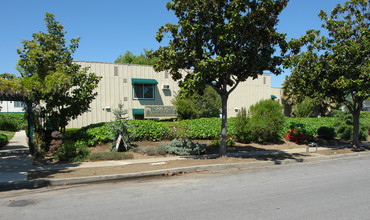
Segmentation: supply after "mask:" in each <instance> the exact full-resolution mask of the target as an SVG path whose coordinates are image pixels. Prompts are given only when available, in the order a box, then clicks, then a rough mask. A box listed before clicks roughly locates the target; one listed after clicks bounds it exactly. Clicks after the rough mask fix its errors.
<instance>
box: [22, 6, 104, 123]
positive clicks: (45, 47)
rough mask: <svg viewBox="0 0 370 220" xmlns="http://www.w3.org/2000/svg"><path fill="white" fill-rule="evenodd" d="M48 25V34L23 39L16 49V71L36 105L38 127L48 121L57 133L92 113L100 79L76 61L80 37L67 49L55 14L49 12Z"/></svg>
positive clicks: (47, 16) (46, 20) (63, 32)
mask: <svg viewBox="0 0 370 220" xmlns="http://www.w3.org/2000/svg"><path fill="white" fill-rule="evenodd" d="M45 23H46V27H47V32H46V33H43V32H37V33H34V34H33V35H32V37H33V39H32V40H24V41H23V42H22V47H21V48H19V49H18V50H17V52H18V54H19V56H20V58H19V61H18V65H17V69H18V71H19V72H20V74H21V78H22V84H23V86H24V89H25V91H26V93H27V95H28V97H29V99H31V100H33V103H34V105H35V106H37V108H36V109H37V110H38V112H37V113H36V114H35V115H38V116H39V117H40V119H41V120H40V124H39V125H38V127H37V128H38V129H45V126H46V124H45V123H41V121H43V122H45V121H48V122H49V126H51V127H52V128H53V129H55V130H57V129H59V128H65V126H66V125H67V124H68V122H69V121H70V120H71V119H75V118H76V117H77V116H79V115H81V114H82V113H84V112H86V111H87V110H89V106H90V103H91V102H92V100H93V99H94V98H95V96H96V95H97V93H96V92H94V89H95V88H96V87H97V86H98V83H99V81H100V77H98V76H96V75H95V74H94V73H90V74H89V73H87V69H86V68H84V69H81V67H80V65H78V64H76V63H74V62H73V58H72V55H73V53H74V52H75V51H76V49H77V48H78V42H79V38H74V39H71V41H70V45H69V46H67V45H66V40H65V33H66V32H65V31H64V28H63V25H62V24H60V23H59V22H58V21H56V20H55V18H54V15H53V14H49V13H46V17H45Z"/></svg>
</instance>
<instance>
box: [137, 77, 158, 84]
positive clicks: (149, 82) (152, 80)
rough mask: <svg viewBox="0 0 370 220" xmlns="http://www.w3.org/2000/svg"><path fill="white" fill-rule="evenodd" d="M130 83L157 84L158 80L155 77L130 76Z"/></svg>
mask: <svg viewBox="0 0 370 220" xmlns="http://www.w3.org/2000/svg"><path fill="white" fill-rule="evenodd" d="M131 84H151V85H157V84H158V81H157V80H155V79H139V78H132V79H131Z"/></svg>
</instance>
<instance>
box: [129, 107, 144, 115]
mask: <svg viewBox="0 0 370 220" xmlns="http://www.w3.org/2000/svg"><path fill="white" fill-rule="evenodd" d="M132 114H133V115H143V114H144V109H143V108H134V109H132Z"/></svg>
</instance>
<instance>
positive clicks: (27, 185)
mask: <svg viewBox="0 0 370 220" xmlns="http://www.w3.org/2000/svg"><path fill="white" fill-rule="evenodd" d="M361 156H370V152H358V153H348V154H340V155H330V156H313V157H312V158H306V159H287V160H282V161H259V162H246V163H235V164H212V165H199V166H191V167H180V168H174V169H162V170H155V171H146V172H140V173H127V174H116V175H102V176H91V177H79V178H69V179H51V180H35V181H19V182H8V183H0V192H1V191H7V190H15V189H35V188H41V187H46V186H60V185H72V184H84V183H94V182H103V181H111V180H125V179H137V178H144V177H155V176H162V175H166V174H169V173H172V174H177V173H186V172H196V171H205V170H211V171H216V170H223V169H237V168H267V167H271V166H274V165H287V164H295V163H303V162H316V161H328V160H334V159H346V158H353V157H361Z"/></svg>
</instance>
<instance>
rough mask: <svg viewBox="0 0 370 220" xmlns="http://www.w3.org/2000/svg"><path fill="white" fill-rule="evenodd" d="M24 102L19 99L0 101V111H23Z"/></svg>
mask: <svg viewBox="0 0 370 220" xmlns="http://www.w3.org/2000/svg"><path fill="white" fill-rule="evenodd" d="M24 107H25V106H24V102H20V101H0V112H4V113H5V112H6V113H20V112H24Z"/></svg>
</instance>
